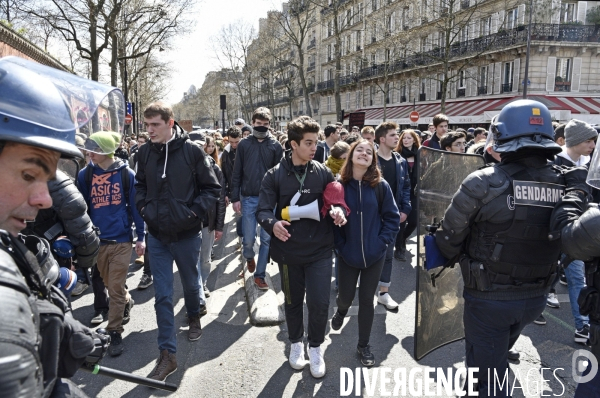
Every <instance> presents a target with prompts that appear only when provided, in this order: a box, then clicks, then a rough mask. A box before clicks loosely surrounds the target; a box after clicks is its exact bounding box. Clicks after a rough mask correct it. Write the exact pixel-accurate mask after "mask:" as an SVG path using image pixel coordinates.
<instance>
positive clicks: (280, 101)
mask: <svg viewBox="0 0 600 398" xmlns="http://www.w3.org/2000/svg"><path fill="white" fill-rule="evenodd" d="M287 102H290V97H287V96H286V97H279V98H275V105H279V104H285V103H287Z"/></svg>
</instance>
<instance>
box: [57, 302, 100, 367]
mask: <svg viewBox="0 0 600 398" xmlns="http://www.w3.org/2000/svg"><path fill="white" fill-rule="evenodd" d="M63 331H64V334H63V338H62V341H61V344H60V354H59V358H58V376H59V377H67V378H70V377H72V376H73V375H74V374H75V372H77V370H78V369H79V368H80V367H81V365H83V363H84V362H85V361H86V360H87V357H88V355H90V353H92V352H93V351H94V349H95V348H96V341H95V340H96V339H95V333H94V331H93V330H91V329H89V328H87V327H86V326H83V325H82V324H81V323H79V322H78V321H76V320H75V319H74V318H73V316H72V315H71V312H67V313H66V314H65V319H64V324H63Z"/></svg>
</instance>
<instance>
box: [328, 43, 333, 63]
mask: <svg viewBox="0 0 600 398" xmlns="http://www.w3.org/2000/svg"><path fill="white" fill-rule="evenodd" d="M332 53H333V45H331V44H328V45H327V62H329V61H331V58H332Z"/></svg>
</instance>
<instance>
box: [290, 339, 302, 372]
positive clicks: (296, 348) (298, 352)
mask: <svg viewBox="0 0 600 398" xmlns="http://www.w3.org/2000/svg"><path fill="white" fill-rule="evenodd" d="M289 362H290V366H291V367H292V368H293V369H296V370H302V369H304V367H305V366H306V359H304V344H303V343H302V342H301V341H299V342H297V343H293V344H292V347H291V348H290V359H289Z"/></svg>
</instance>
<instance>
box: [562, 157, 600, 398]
mask: <svg viewBox="0 0 600 398" xmlns="http://www.w3.org/2000/svg"><path fill="white" fill-rule="evenodd" d="M599 155H600V154H599V153H598V151H596V153H595V154H594V159H592V162H591V163H590V173H593V172H594V170H595V171H596V172H597V171H598V170H600V168H599V166H600V165H599V164H598V163H599V162H600V156H599ZM587 174H588V173H587V169H586V168H585V167H576V168H573V169H570V170H569V171H567V172H566V173H565V177H566V179H567V189H566V191H567V192H566V194H565V196H564V197H563V198H562V199H561V201H560V203H559V204H558V205H557V206H556V208H555V209H554V213H553V214H552V223H551V225H552V228H553V229H555V230H559V231H561V243H562V250H563V252H564V253H566V254H567V255H568V256H569V257H571V258H577V259H582V260H583V261H585V267H586V285H587V286H586V287H584V288H583V289H582V290H581V293H580V295H579V299H578V303H579V312H580V313H581V314H582V315H588V316H589V318H590V334H589V344H590V345H591V351H592V354H593V355H594V356H595V357H596V360H597V361H600V208H599V206H598V204H596V203H589V204H588V202H589V201H590V199H591V196H592V192H591V190H590V187H589V186H588V185H586V184H585V179H586V176H587ZM588 181H590V180H588ZM590 184H591V185H593V186H594V187H595V188H600V184H598V181H595V182H594V181H590ZM567 261H568V260H567ZM565 263H566V264H568V262H565ZM596 363H598V362H596ZM598 370H599V369H598V366H597V365H596V366H595V369H594V364H593V362H592V361H588V369H586V371H585V372H583V374H582V375H581V376H583V377H584V378H588V374H590V372H591V371H595V376H594V375H593V374H590V376H589V377H590V378H591V380H580V381H578V382H579V384H578V386H577V391H576V392H575V398H587V397H593V396H598V392H599V391H600V372H599V371H598Z"/></svg>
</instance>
